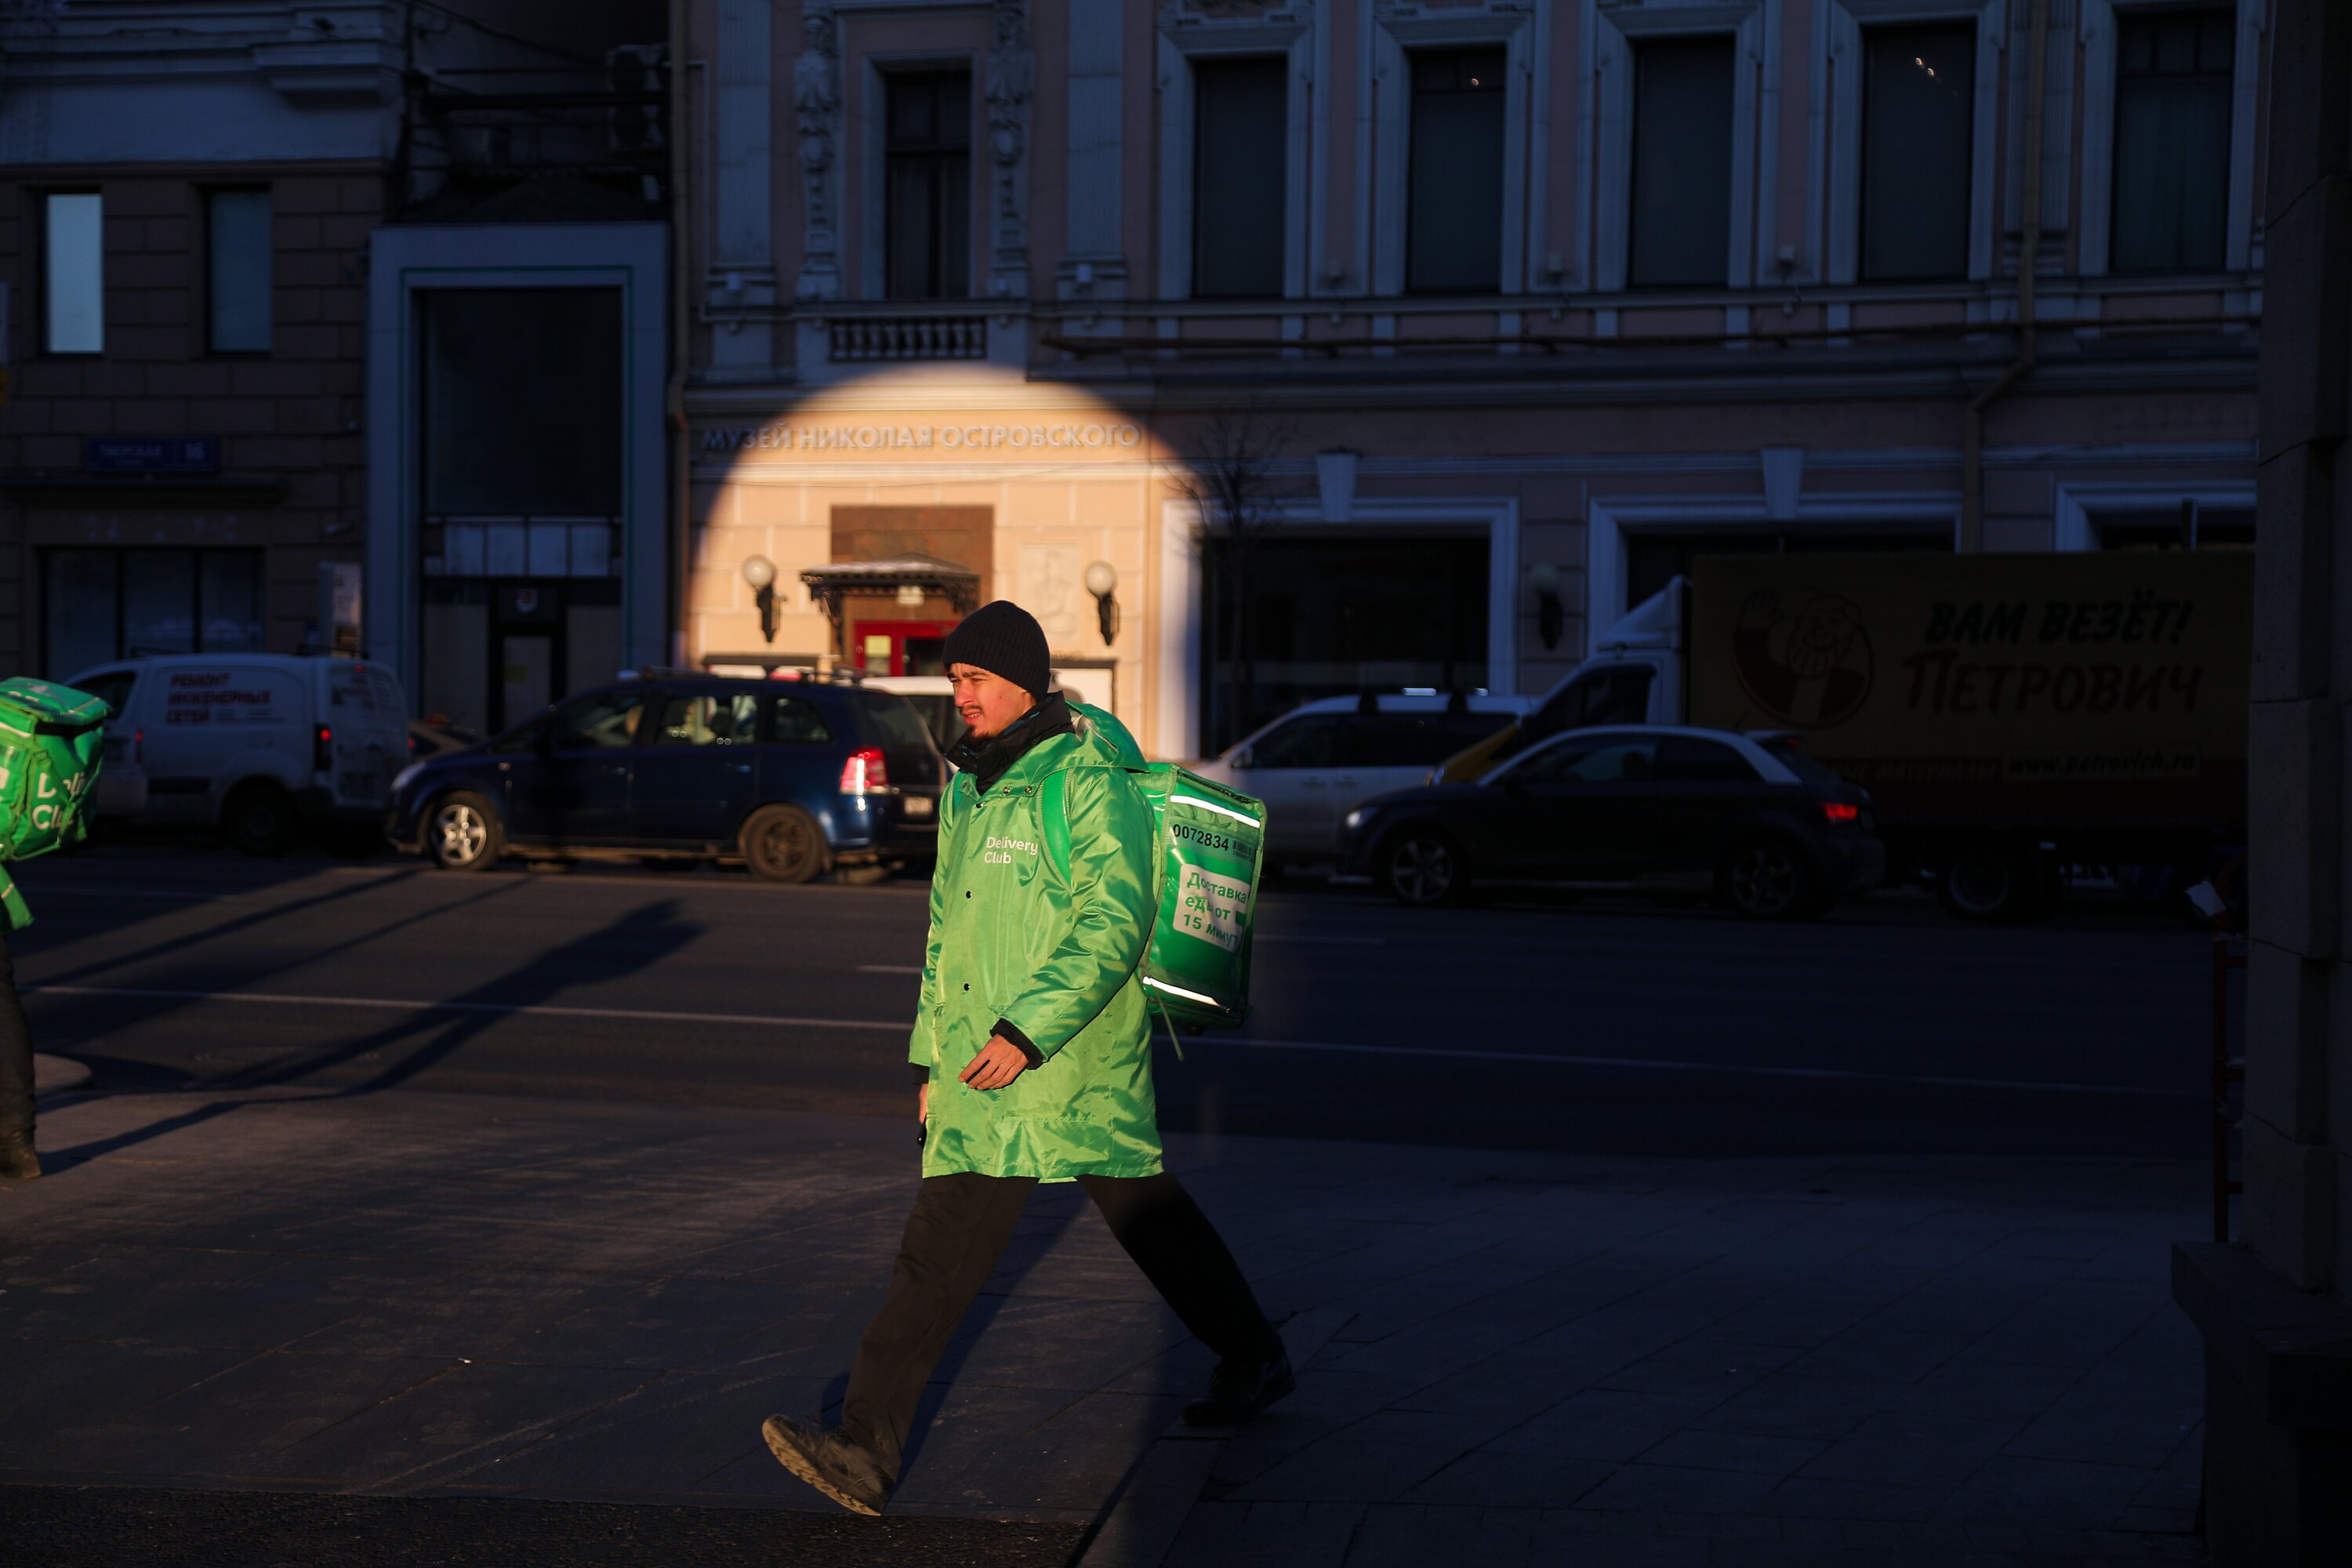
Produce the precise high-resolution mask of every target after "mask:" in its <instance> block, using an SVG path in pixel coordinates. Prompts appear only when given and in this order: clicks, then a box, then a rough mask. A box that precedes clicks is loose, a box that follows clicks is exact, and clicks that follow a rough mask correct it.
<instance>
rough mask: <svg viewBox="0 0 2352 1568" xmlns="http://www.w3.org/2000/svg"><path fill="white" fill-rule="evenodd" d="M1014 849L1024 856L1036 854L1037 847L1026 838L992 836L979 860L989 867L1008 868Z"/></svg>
mask: <svg viewBox="0 0 2352 1568" xmlns="http://www.w3.org/2000/svg"><path fill="white" fill-rule="evenodd" d="M1016 849H1017V850H1019V851H1020V852H1021V853H1022V854H1024V855H1031V856H1034V855H1035V854H1036V853H1037V846H1036V845H1034V844H1033V843H1031V842H1030V841H1029V840H1028V839H1026V838H999V837H995V836H994V835H993V834H992V835H990V836H989V840H988V843H987V845H986V847H984V848H982V851H981V856H980V858H981V859H982V860H983V861H984V862H986V863H987V864H989V865H991V866H1010V865H1012V864H1013V851H1014V850H1016Z"/></svg>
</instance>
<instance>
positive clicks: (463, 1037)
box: [44, 889, 704, 1171]
mask: <svg viewBox="0 0 2352 1568" xmlns="http://www.w3.org/2000/svg"><path fill="white" fill-rule="evenodd" d="M495 892H496V889H493V890H492V892H490V893H485V894H482V895H480V897H482V898H488V897H493V896H495ZM468 901H478V900H468ZM438 912H441V911H437V910H436V911H428V913H427V914H425V915H419V916H412V917H409V921H414V920H422V919H428V918H430V917H431V915H432V914H434V913H438ZM409 921H399V922H395V925H398V924H406V923H409ZM387 929H391V928H387ZM703 930H704V928H703V927H702V926H701V925H700V924H698V923H697V922H693V921H681V920H679V919H678V918H677V901H676V900H668V899H665V900H659V901H657V902H655V903H650V904H645V905H641V906H639V907H638V908H636V909H635V910H630V911H629V912H628V913H626V914H625V915H623V916H621V917H620V918H619V919H618V920H615V921H611V922H609V923H608V924H606V925H604V926H602V927H600V928H598V929H597V930H596V931H592V932H590V933H589V934H588V935H586V936H583V937H580V938H577V939H575V940H574V941H572V942H565V943H563V944H562V945H561V946H558V947H553V948H550V949H548V950H546V951H545V952H541V953H538V954H536V955H534V956H533V957H532V958H531V959H530V962H529V963H525V964H523V965H522V966H521V967H520V968H518V969H515V970H513V971H511V972H509V973H507V974H504V975H501V976H499V978H498V979H496V980H492V981H489V982H488V983H486V984H481V985H478V986H476V987H475V988H474V989H473V990H471V991H469V992H467V993H464V994H461V995H458V996H456V997H451V998H448V999H447V1001H449V1002H450V1003H451V1004H453V1014H442V1013H438V1012H436V1011H435V1010H432V1009H430V1008H420V1010H419V1011H417V1012H415V1013H412V1014H407V1015H404V1016H402V1017H401V1018H400V1019H398V1020H397V1021H396V1022H394V1023H392V1024H389V1025H386V1026H384V1027H383V1028H381V1029H376V1030H373V1031H371V1032H369V1033H367V1034H365V1035H362V1036H359V1037H356V1038H354V1039H351V1040H347V1041H344V1042H343V1043H341V1044H340V1045H338V1046H335V1047H332V1048H331V1049H327V1050H321V1051H318V1052H314V1053H312V1054H311V1055H310V1056H309V1057H306V1058H300V1059H299V1060H296V1061H292V1062H279V1063H273V1064H271V1065H270V1066H268V1067H266V1068H254V1069H251V1070H248V1071H246V1072H241V1073H233V1074H230V1075H228V1076H227V1077H226V1078H221V1079H212V1080H209V1081H207V1082H206V1083H205V1084H204V1085H203V1086H202V1087H203V1088H205V1089H211V1090H215V1091H218V1092H223V1093H229V1094H249V1093H253V1092H256V1091H258V1090H263V1089H279V1088H286V1087H289V1086H293V1085H297V1084H299V1083H301V1082H302V1081H303V1080H304V1079H309V1078H310V1077H312V1076H313V1075H315V1074H318V1073H320V1072H324V1071H328V1070H330V1069H332V1068H337V1067H341V1066H344V1065H346V1064H348V1063H351V1062H353V1061H357V1060H362V1059H364V1058H367V1057H368V1056H370V1055H371V1054H374V1053H379V1052H382V1051H384V1050H386V1049H389V1048H392V1047H400V1046H403V1045H407V1046H409V1047H410V1048H409V1049H408V1050H407V1052H406V1054H405V1055H404V1056H403V1057H402V1058H400V1059H399V1060H398V1061H395V1062H394V1063H392V1064H391V1065H390V1066H388V1067H386V1068H383V1070H382V1071H380V1072H378V1073H376V1074H375V1075H374V1076H373V1077H372V1078H370V1079H366V1080H365V1081H364V1082H362V1083H357V1084H353V1085H351V1086H349V1087H347V1088H343V1089H334V1090H331V1091H329V1092H326V1093H322V1094H319V1095H315V1096H306V1097H304V1098H310V1099H319V1100H354V1099H358V1098H360V1097H362V1096H365V1095H370V1094H374V1093H377V1092H379V1091H381V1090H383V1089H397V1088H399V1087H400V1086H401V1085H403V1084H404V1083H407V1082H409V1081H410V1080H412V1079H415V1077H416V1076H417V1075H418V1074H419V1073H422V1072H425V1071H426V1070H427V1069H429V1068H432V1067H433V1066H435V1065H436V1063H439V1062H441V1061H444V1060H446V1058H448V1057H449V1056H450V1055H451V1054H452V1053H454V1052H456V1051H457V1050H458V1049H459V1048H460V1047H463V1046H465V1045H466V1044H467V1042H468V1041H470V1040H472V1039H474V1038H475V1037H478V1036H479V1035H480V1034H481V1033H482V1032H483V1031H484V1030H485V1029H488V1027H490V1026H492V1025H493V1024H495V1023H497V1022H498V1021H499V1018H500V1017H501V1016H503V1015H502V1014H500V1013H498V1012H488V1011H454V1009H455V1008H462V1007H467V1006H469V1005H477V1004H494V1005H497V1006H499V1007H501V1008H503V1007H514V1006H531V1005H537V1004H540V1003H543V1002H546V1001H547V1000H549V999H550V998H551V997H552V996H554V995H556V994H559V993H561V992H562V990H563V989H564V988H565V987H566V986H568V985H570V984H572V983H573V981H574V980H575V979H576V977H577V974H578V972H579V967H578V966H579V963H580V960H581V958H582V957H583V955H592V954H593V958H594V961H595V966H596V968H595V972H596V973H598V974H600V975H602V976H604V977H605V978H618V977H620V976H623V975H627V974H631V973H635V972H636V971H638V970H641V969H645V968H648V967H650V966H652V965H655V964H657V963H660V962H661V961H662V960H663V959H665V958H667V957H668V956H669V955H670V954H671V953H673V952H677V950H678V949H680V948H682V947H684V946H685V945H686V944H687V943H688V942H692V941H693V940H694V939H695V938H696V937H698V936H699V935H701V934H702V931H703ZM615 939H618V940H617V941H616V940H615ZM614 950H617V952H616V951H614ZM245 1103H247V1102H246V1101H245V1100H242V1099H237V1100H214V1101H210V1102H208V1103H206V1104H204V1105H200V1106H196V1107H194V1108H193V1109H191V1110H186V1111H184V1112H183V1113H181V1114H180V1115H178V1116H173V1117H170V1118H167V1119H165V1120H164V1121H158V1122H155V1123H152V1125H150V1126H146V1127H142V1128H138V1129H135V1130H133V1131H127V1132H122V1133H119V1134H117V1135H116V1136H114V1137H112V1138H109V1139H104V1140H102V1141H100V1142H96V1143H85V1144H79V1145H77V1146H75V1147H73V1148H68V1149H60V1150H58V1151H56V1152H54V1154H48V1155H45V1156H44V1157H45V1159H53V1160H54V1161H55V1162H56V1168H57V1169H58V1170H60V1171H63V1170H68V1169H71V1168H72V1167H73V1166H75V1165H78V1164H82V1163H88V1162H89V1161H91V1160H96V1159H101V1158H103V1157H105V1156H106V1155H108V1154H111V1153H116V1152H120V1151H121V1150H123V1149H127V1148H131V1147H134V1146H136V1145H138V1144H141V1143H144V1142H149V1141H150V1140H152V1139H155V1138H159V1137H163V1136H164V1135H165V1134H167V1133H171V1132H174V1131H179V1130H181V1129H183V1128H186V1127H192V1126H195V1125H197V1124H199V1123H201V1122H205V1121H211V1120H213V1119H214V1118H215V1117H217V1116H222V1115H226V1113H228V1112H229V1111H232V1110H236V1109H237V1108H238V1107H240V1106H242V1105H244V1104H245Z"/></svg>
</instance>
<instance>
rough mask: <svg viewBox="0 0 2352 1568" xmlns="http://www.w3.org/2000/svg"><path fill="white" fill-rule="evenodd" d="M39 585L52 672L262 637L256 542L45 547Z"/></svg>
mask: <svg viewBox="0 0 2352 1568" xmlns="http://www.w3.org/2000/svg"><path fill="white" fill-rule="evenodd" d="M42 586H43V591H44V592H43V596H44V605H43V616H42V618H43V622H44V625H45V626H46V628H47V638H46V641H47V647H46V649H45V652H46V654H47V659H46V668H47V671H48V673H49V674H50V675H51V676H53V677H55V678H57V679H65V678H67V677H68V676H70V675H72V674H74V673H75V672H76V671H78V670H82V669H87V668H89V667H90V666H91V665H94V664H102V663H104V662H105V661H107V660H108V659H112V658H127V657H136V656H138V655H141V654H156V653H250V652H257V651H259V650H260V649H261V648H263V647H266V646H267V644H268V626H267V622H266V619H265V616H264V612H263V595H264V579H263V552H260V551H258V550H116V549H64V550H52V551H49V552H47V560H46V563H45V566H44V572H43V584H42Z"/></svg>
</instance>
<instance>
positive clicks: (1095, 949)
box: [908, 704, 1160, 1182]
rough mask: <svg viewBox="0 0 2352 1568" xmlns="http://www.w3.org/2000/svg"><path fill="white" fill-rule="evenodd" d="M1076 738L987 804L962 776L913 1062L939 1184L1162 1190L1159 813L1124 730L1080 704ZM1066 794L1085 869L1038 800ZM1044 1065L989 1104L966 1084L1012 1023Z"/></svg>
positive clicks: (1046, 751) (926, 1152) (946, 826)
mask: <svg viewBox="0 0 2352 1568" xmlns="http://www.w3.org/2000/svg"><path fill="white" fill-rule="evenodd" d="M1071 716H1072V719H1073V721H1074V722H1075V723H1076V732H1075V733H1071V734H1066V735H1055V736H1051V737H1049V738H1048V739H1046V740H1045V741H1042V742H1038V744H1037V745H1035V746H1034V747H1033V748H1031V750H1030V751H1029V752H1028V753H1027V754H1026V755H1024V756H1023V757H1022V758H1021V759H1020V760H1019V761H1018V762H1016V763H1013V766H1012V767H1011V768H1010V769H1008V770H1006V772H1005V773H1004V775H1003V777H1002V778H1000V779H998V780H997V782H996V783H995V784H992V786H990V788H989V791H988V793H987V794H986V795H982V794H980V793H979V792H978V791H977V790H976V789H975V788H974V787H973V781H972V776H971V774H970V773H958V774H957V775H956V777H955V780H954V782H953V783H952V784H950V786H949V788H948V790H947V791H946V792H945V794H944V795H942V796H941V798H940V858H939V869H938V870H937V871H936V872H935V873H934V874H933V876H932V878H931V931H930V942H929V946H928V948H927V949H926V950H925V952H924V954H923V989H922V1002H921V1005H920V1006H919V1010H918V1011H917V1013H916V1016H915V1033H914V1038H913V1040H912V1041H911V1043H910V1044H909V1047H908V1060H910V1061H912V1062H913V1063H914V1064H915V1065H916V1066H917V1067H919V1068H924V1069H926V1070H928V1071H929V1075H930V1077H929V1084H930V1121H929V1136H928V1138H927V1139H926V1140H925V1142H924V1144H923V1174H924V1175H926V1176H943V1175H950V1174H952V1173H957V1172H960V1171H975V1172H978V1173H981V1174H983V1175H990V1176H1034V1177H1036V1178H1038V1179H1039V1180H1041V1181H1047V1182H1066V1181H1068V1180H1070V1179H1071V1178H1072V1177H1074V1176H1080V1175H1101V1176H1150V1175H1157V1174H1158V1173H1159V1172H1160V1123H1159V1115H1158V1112H1157V1110H1156V1108H1155V1106H1154V1104H1153V1100H1152V1093H1151V1024H1150V1015H1149V1013H1148V1011H1147V1009H1146V1007H1145V1004H1144V995H1143V982H1142V964H1143V953H1144V949H1145V947H1146V945H1147V944H1148V943H1149V942H1150V937H1151V929H1152V921H1153V919H1154V917H1155V916H1156V914H1157V913H1158V910H1157V907H1156V900H1155V898H1154V889H1152V887H1151V835H1152V824H1151V808H1150V806H1149V805H1146V804H1145V802H1144V798H1143V795H1142V794H1141V792H1140V791H1139V790H1138V789H1137V788H1136V786H1135V783H1134V781H1133V779H1132V778H1131V777H1130V776H1129V773H1127V771H1126V766H1125V764H1126V763H1129V762H1132V763H1141V761H1142V758H1141V756H1140V754H1139V753H1138V752H1136V750H1135V744H1134V742H1133V741H1132V740H1131V739H1129V736H1128V734H1127V732H1126V731H1125V730H1124V729H1122V728H1120V727H1119V726H1118V721H1116V720H1114V719H1110V718H1109V717H1108V715H1105V714H1100V713H1097V712H1095V711H1093V710H1087V709H1082V708H1079V707H1078V706H1077V705H1076V704H1073V705H1072V708H1071ZM1054 773H1063V774H1065V775H1066V778H1065V781H1064V784H1063V790H1064V803H1065V806H1066V814H1067V816H1068V820H1069V834H1070V864H1069V874H1068V875H1067V876H1066V877H1065V876H1064V875H1063V873H1062V870H1061V868H1060V867H1059V866H1058V865H1057V864H1055V861H1054V860H1053V858H1051V857H1050V856H1049V855H1048V853H1047V851H1046V848H1045V830H1044V827H1043V824H1042V818H1041V816H1040V812H1039V806H1040V786H1042V785H1043V784H1044V783H1045V780H1046V778H1048V777H1049V776H1051V775H1052V774H1054ZM1000 1018H1001V1019H1003V1020H1004V1021H1005V1022H1007V1023H1010V1024H1012V1025H1013V1026H1014V1027H1015V1028H1017V1029H1019V1030H1020V1031H1021V1032H1022V1033H1023V1034H1024V1035H1026V1036H1028V1037H1029V1040H1030V1043H1031V1044H1032V1045H1034V1046H1035V1047H1036V1048H1037V1050H1038V1052H1039V1053H1040V1054H1041V1055H1042V1056H1043V1057H1044V1058H1045V1060H1044V1062H1043V1063H1042V1064H1040V1065H1038V1066H1035V1067H1033V1068H1030V1069H1029V1070H1028V1071H1026V1072H1024V1073H1023V1074H1022V1075H1021V1076H1020V1077H1019V1078H1016V1079H1013V1081H1012V1082H1011V1083H1010V1084H1008V1085H1006V1086H1005V1087H1004V1088H1003V1089H997V1090H995V1091H993V1092H992V1093H982V1092H981V1091H980V1090H978V1089H971V1088H969V1087H967V1086H966V1085H964V1084H963V1083H961V1082H960V1081H958V1079H959V1075H961V1073H962V1071H963V1069H964V1068H965V1067H966V1066H967V1065H968V1064H969V1063H970V1062H971V1058H973V1057H975V1056H978V1055H979V1054H980V1051H981V1049H982V1047H984V1046H986V1045H987V1044H988V1037H989V1035H990V1034H991V1032H992V1031H993V1030H994V1028H995V1026H996V1023H997V1020H999V1019H1000Z"/></svg>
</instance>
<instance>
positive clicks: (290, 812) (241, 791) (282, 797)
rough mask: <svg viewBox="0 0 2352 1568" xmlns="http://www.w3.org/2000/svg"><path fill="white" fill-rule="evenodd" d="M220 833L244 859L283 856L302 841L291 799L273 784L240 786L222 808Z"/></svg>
mask: <svg viewBox="0 0 2352 1568" xmlns="http://www.w3.org/2000/svg"><path fill="white" fill-rule="evenodd" d="M221 831H222V832H223V833H225V834H226V835H227V836H228V841H229V842H230V843H231V844H234V845H236V847H237V848H238V849H240V850H242V851H243V852H244V853H246V854H247V855H283V854H285V853H286V852H287V851H288V850H289V849H291V848H293V847H294V841H295V840H296V839H297V838H299V837H301V833H302V819H301V816H299V814H298V813H297V812H296V811H295V809H294V797H293V796H292V795H288V794H287V793H286V792H285V791H284V790H282V789H280V788H278V786H277V785H276V784H263V783H260V782H255V783H253V784H239V785H237V786H236V788H235V789H234V790H231V791H230V792H229V797H228V801H227V803H226V805H223V806H222V807H221Z"/></svg>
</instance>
